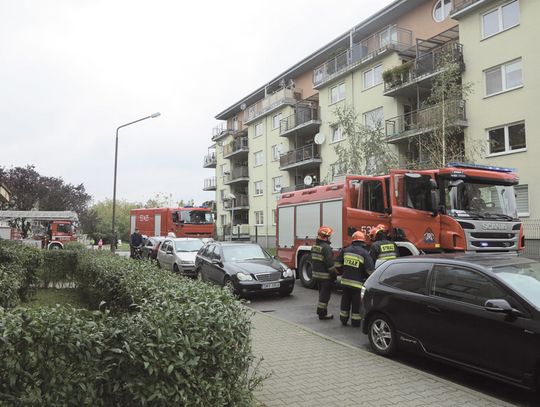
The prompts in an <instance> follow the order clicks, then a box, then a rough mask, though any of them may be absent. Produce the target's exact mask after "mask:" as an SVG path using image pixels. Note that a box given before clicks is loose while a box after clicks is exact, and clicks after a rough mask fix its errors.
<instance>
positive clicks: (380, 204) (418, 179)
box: [277, 163, 525, 286]
mask: <svg viewBox="0 0 540 407" xmlns="http://www.w3.org/2000/svg"><path fill="white" fill-rule="evenodd" d="M518 182H519V179H518V177H517V174H516V173H515V172H514V171H513V170H512V169H508V168H502V167H492V166H482V165H474V164H461V163H452V164H449V165H448V166H447V167H445V168H442V169H435V170H425V171H409V170H393V171H390V174H387V175H384V176H359V175H348V176H346V177H345V180H344V181H342V182H337V183H334V184H330V185H324V186H319V187H314V188H310V189H305V190H301V191H295V192H291V193H285V194H282V195H281V197H280V199H279V201H278V203H277V216H278V221H277V255H278V257H279V258H280V259H281V260H282V261H283V262H284V263H286V264H287V265H288V266H289V267H291V268H296V269H297V272H298V274H299V277H300V279H301V280H302V283H303V284H304V285H305V286H313V285H314V282H313V279H312V277H311V256H310V254H309V252H310V249H311V245H312V244H313V243H314V240H315V237H316V232H317V229H318V228H319V226H320V225H327V226H330V227H332V228H333V229H334V236H333V238H332V247H333V248H334V249H340V248H341V247H343V246H346V245H348V244H350V242H351V236H352V234H353V233H354V232H355V231H356V230H363V231H364V232H369V231H370V229H371V228H372V227H374V226H376V225H378V224H380V223H382V224H385V225H387V226H388V227H389V229H390V231H391V233H392V235H393V237H394V239H395V240H396V243H397V244H398V246H399V250H400V254H401V255H410V254H420V253H433V252H454V251H463V252H497V251H499V252H500V251H508V252H510V251H513V252H518V251H519V250H521V249H522V248H523V246H524V243H525V239H524V236H523V227H522V224H521V221H520V219H519V218H518V217H517V208H516V198H515V193H514V187H513V186H514V185H517V184H518Z"/></svg>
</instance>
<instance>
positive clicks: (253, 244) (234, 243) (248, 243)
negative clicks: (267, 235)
mask: <svg viewBox="0 0 540 407" xmlns="http://www.w3.org/2000/svg"><path fill="white" fill-rule="evenodd" d="M208 244H219V245H220V246H260V245H259V244H258V243H254V242H216V241H214V242H208Z"/></svg>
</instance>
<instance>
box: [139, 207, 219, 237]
mask: <svg viewBox="0 0 540 407" xmlns="http://www.w3.org/2000/svg"><path fill="white" fill-rule="evenodd" d="M130 217H131V227H130V230H131V233H133V232H134V231H135V229H139V231H140V233H141V234H143V235H146V236H167V234H168V233H170V232H172V233H174V234H175V235H176V237H201V238H202V237H213V236H214V234H215V233H214V217H213V215H212V211H211V210H210V208H206V207H183V208H141V209H132V210H131V211H130Z"/></svg>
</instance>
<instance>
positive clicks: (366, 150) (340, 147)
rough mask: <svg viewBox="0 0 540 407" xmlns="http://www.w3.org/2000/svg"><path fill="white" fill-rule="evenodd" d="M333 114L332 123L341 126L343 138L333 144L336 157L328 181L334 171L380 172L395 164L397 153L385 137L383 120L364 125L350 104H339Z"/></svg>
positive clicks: (366, 173) (363, 173)
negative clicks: (334, 118)
mask: <svg viewBox="0 0 540 407" xmlns="http://www.w3.org/2000/svg"><path fill="white" fill-rule="evenodd" d="M334 114H335V116H336V120H335V121H334V122H333V123H332V126H337V127H339V128H340V129H341V132H342V135H343V136H344V137H345V140H343V141H342V142H341V143H336V144H335V145H334V151H335V153H336V155H337V157H338V158H337V160H336V161H335V162H334V163H333V164H332V170H333V171H332V172H333V174H332V173H329V174H328V175H327V177H326V178H327V182H328V180H331V179H332V177H333V176H334V175H335V174H362V175H379V174H385V173H387V172H388V171H389V170H390V169H391V168H395V167H396V166H397V165H398V157H397V155H396V154H395V153H394V152H393V151H392V149H391V147H390V146H389V145H388V144H387V143H386V141H385V136H384V133H383V124H382V120H380V119H378V120H374V126H373V127H368V126H365V125H363V124H362V123H360V121H359V118H358V115H357V114H356V113H355V112H354V110H353V109H352V107H350V106H343V107H338V108H336V109H335V111H334Z"/></svg>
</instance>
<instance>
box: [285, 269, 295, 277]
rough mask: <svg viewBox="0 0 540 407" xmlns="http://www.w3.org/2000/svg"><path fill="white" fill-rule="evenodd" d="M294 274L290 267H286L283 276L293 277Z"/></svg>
mask: <svg viewBox="0 0 540 407" xmlns="http://www.w3.org/2000/svg"><path fill="white" fill-rule="evenodd" d="M292 276H294V273H293V271H292V270H291V269H290V268H286V269H285V270H284V271H283V277H292Z"/></svg>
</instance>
